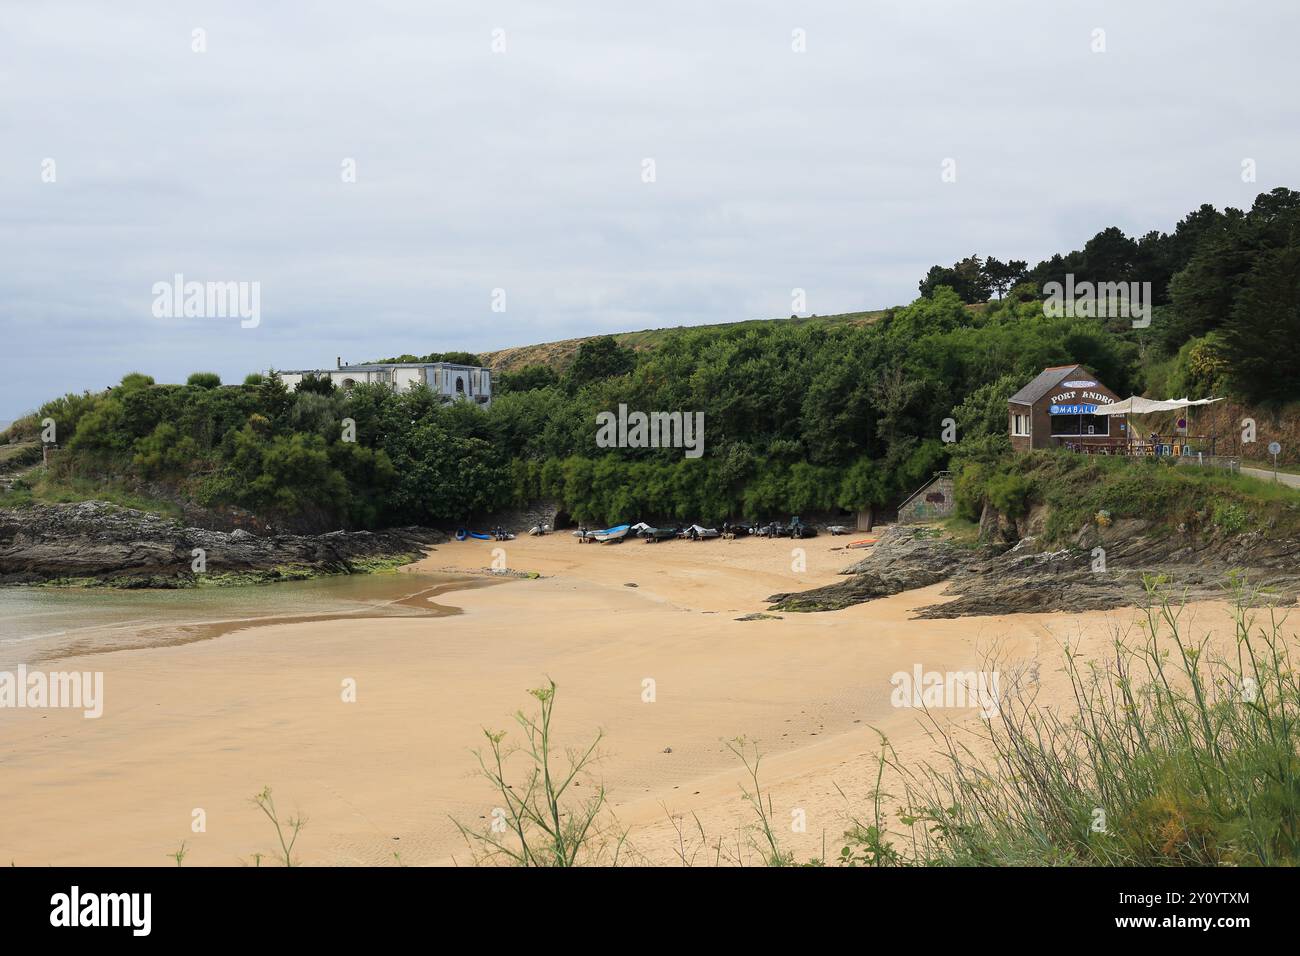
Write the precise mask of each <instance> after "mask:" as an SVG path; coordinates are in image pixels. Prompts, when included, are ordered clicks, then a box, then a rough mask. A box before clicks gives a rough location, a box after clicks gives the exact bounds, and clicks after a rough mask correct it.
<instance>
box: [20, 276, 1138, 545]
mask: <svg viewBox="0 0 1300 956" xmlns="http://www.w3.org/2000/svg"><path fill="white" fill-rule="evenodd" d="M1133 353H1134V346H1132V345H1131V344H1129V343H1126V342H1124V341H1123V340H1122V339H1120V338H1118V337H1116V336H1115V335H1113V334H1111V333H1109V332H1107V331H1106V330H1105V329H1104V328H1103V327H1102V325H1101V324H1100V323H1099V322H1097V321H1095V320H1082V319H1048V318H1046V317H1044V316H1043V314H1042V310H1041V309H1040V308H1039V307H1038V306H1037V304H1036V303H1026V302H1019V301H1014V300H1012V299H1007V300H1006V301H1005V302H1004V303H1002V304H1001V305H1000V306H996V307H993V308H991V309H989V310H987V311H986V312H984V313H980V314H974V313H972V312H971V311H970V310H969V309H967V308H966V307H965V305H964V304H963V303H962V301H961V300H960V298H958V296H957V295H956V294H955V293H954V292H952V291H951V290H949V289H940V290H938V291H936V293H935V294H934V295H933V296H932V297H931V298H923V299H919V300H918V301H917V302H916V303H914V304H913V305H910V306H907V307H905V308H901V309H896V310H891V311H889V312H887V313H886V314H885V316H884V317H883V318H882V319H881V320H880V321H878V322H875V323H873V324H860V325H851V324H845V325H836V326H829V327H826V326H818V325H815V324H803V325H783V324H781V323H772V324H769V325H754V324H750V325H746V326H743V327H736V328H728V327H726V326H723V327H716V328H711V329H683V330H679V331H676V332H674V333H672V334H671V335H670V336H669V337H668V338H667V340H666V341H665V342H663V343H662V344H660V345H659V346H657V347H656V348H654V349H648V350H645V351H643V352H633V351H632V350H631V349H628V348H625V347H622V346H620V345H618V344H617V342H616V341H615V340H614V339H612V338H609V337H606V338H600V339H594V340H590V341H588V342H584V343H583V344H582V346H581V347H580V349H579V350H578V353H577V355H576V357H575V358H574V360H573V362H572V363H571V365H570V366H569V368H568V369H567V370H566V371H564V372H563V373H562V374H561V373H558V372H556V371H555V370H553V369H550V368H542V367H529V368H524V369H522V370H519V371H516V372H512V373H503V374H500V375H499V376H498V377H497V381H498V391H497V395H496V397H495V398H494V400H493V402H492V405H491V406H490V407H489V408H487V409H483V408H480V407H478V406H477V405H475V404H472V403H467V402H456V403H451V404H444V403H443V402H442V401H440V400H439V399H438V398H437V397H436V396H435V395H433V394H432V393H431V392H428V391H426V390H424V389H419V388H416V389H412V390H410V391H405V392H400V393H395V392H393V391H391V390H390V389H389V388H388V387H387V386H384V385H358V386H356V387H354V388H352V389H350V390H348V391H346V392H344V391H341V390H338V389H336V388H335V387H334V386H333V385H332V384H331V383H330V382H329V381H328V380H327V379H319V380H315V379H313V380H310V381H306V382H304V384H303V385H302V386H301V387H300V388H299V389H298V390H297V391H294V392H290V391H288V390H287V389H286V388H285V386H284V384H283V383H282V382H281V381H280V379H279V377H278V376H275V375H271V376H261V375H253V376H249V378H248V379H247V380H246V381H245V383H244V384H242V385H237V386H225V387H220V386H218V385H217V384H216V383H214V382H213V380H212V377H210V376H208V375H206V374H203V375H196V376H195V377H193V378H192V379H191V383H190V384H186V385H155V384H153V383H152V381H151V380H149V379H147V378H146V377H144V376H140V375H131V376H127V377H126V378H125V379H124V380H123V382H122V384H121V385H120V386H118V387H116V388H113V389H111V390H109V391H107V392H103V393H99V394H96V395H80V396H78V395H69V396H65V397H64V398H61V399H58V400H56V401H53V402H50V403H48V404H47V405H46V406H45V407H43V408H42V409H41V410H40V412H39V413H38V417H40V418H44V417H51V418H53V419H55V421H56V422H57V425H58V429H59V434H60V435H61V436H63V437H64V439H67V438H68V436H70V440H67V441H66V447H67V448H68V450H69V452H70V456H69V457H68V458H67V459H65V463H64V465H63V466H62V467H65V468H77V469H82V470H93V469H99V470H100V471H109V472H112V473H115V474H121V473H124V474H127V475H130V476H133V477H135V478H137V479H139V480H141V481H166V482H172V483H176V484H179V485H181V486H182V487H183V488H184V490H185V491H186V492H187V493H189V494H191V495H193V496H194V497H195V498H197V499H198V500H200V501H202V502H205V503H210V504H215V503H221V502H230V503H234V504H238V505H242V506H245V507H248V508H251V509H254V510H257V511H259V512H266V513H270V514H286V515H289V514H302V513H308V514H324V515H330V516H333V517H335V518H337V519H338V520H339V521H340V522H343V523H347V524H350V525H353V526H376V525H382V524H397V523H410V522H424V523H440V522H452V521H463V520H466V519H467V518H469V517H470V516H472V515H480V514H484V513H486V512H489V511H493V510H496V509H500V508H504V507H507V506H510V505H514V504H521V503H524V502H527V501H532V500H537V499H540V498H553V499H557V500H559V501H561V502H563V504H564V506H565V508H566V509H567V510H568V511H569V512H570V513H571V514H572V515H573V516H574V517H575V518H576V519H578V520H584V521H591V522H598V523H599V522H606V521H608V522H613V521H618V520H621V519H631V520H635V519H636V518H638V517H642V516H646V517H657V518H677V519H681V520H683V521H685V520H705V521H718V520H722V519H724V518H740V517H749V518H766V517H772V516H777V515H782V516H788V515H789V514H806V513H811V512H826V511H832V510H834V509H837V508H845V509H857V508H862V507H866V506H869V505H878V504H883V503H886V502H889V501H891V500H895V499H897V497H898V496H899V495H900V494H903V493H906V492H908V491H910V490H911V489H912V488H914V487H915V486H916V485H917V484H919V483H920V482H922V481H924V480H925V479H926V478H928V477H929V475H930V474H931V473H932V472H933V471H934V470H935V469H936V468H939V467H941V466H942V465H943V464H944V463H945V461H946V460H947V457H948V453H949V451H950V450H951V449H950V448H949V446H948V445H946V444H945V443H944V441H943V440H942V438H943V421H944V419H946V418H949V417H952V418H954V419H955V420H956V421H957V423H958V433H959V435H960V436H962V437H963V438H964V439H966V440H967V441H968V442H974V443H979V442H983V443H985V444H987V445H988V446H989V447H992V448H994V449H996V448H997V447H999V445H998V443H999V442H1001V443H1003V445H1004V444H1005V437H1004V433H1005V431H1006V410H1005V401H1006V397H1007V395H1009V394H1010V392H1011V391H1013V390H1014V389H1015V388H1017V387H1018V386H1019V385H1020V384H1022V383H1023V382H1024V381H1025V380H1026V379H1028V378H1029V377H1031V376H1033V375H1034V374H1036V373H1037V372H1038V371H1039V370H1040V369H1041V368H1042V367H1043V366H1045V365H1054V364H1061V363H1064V362H1069V361H1082V362H1086V363H1087V364H1089V365H1090V366H1092V367H1093V368H1095V369H1096V370H1097V372H1098V374H1100V375H1102V376H1103V377H1104V378H1105V379H1106V380H1107V381H1109V382H1112V383H1116V384H1117V385H1118V387H1121V388H1122V387H1125V386H1126V385H1127V383H1128V382H1129V380H1130V371H1129V370H1130V369H1131V367H1132V364H1133V359H1134V354H1133ZM620 404H623V405H626V406H628V408H630V409H633V410H641V411H645V412H651V411H663V412H674V411H680V412H691V413H693V412H697V411H701V412H703V413H704V416H705V419H704V442H705V446H704V455H703V457H701V458H699V459H688V458H686V457H685V455H684V453H683V449H681V448H616V449H602V448H599V447H597V445H596V442H595V435H596V415H597V413H598V412H602V411H612V410H615V409H617V407H618V406H619V405H620ZM349 419H350V420H351V423H352V425H353V428H354V433H355V441H348V440H346V438H347V437H348V430H347V424H348V423H347V422H346V420H349Z"/></svg>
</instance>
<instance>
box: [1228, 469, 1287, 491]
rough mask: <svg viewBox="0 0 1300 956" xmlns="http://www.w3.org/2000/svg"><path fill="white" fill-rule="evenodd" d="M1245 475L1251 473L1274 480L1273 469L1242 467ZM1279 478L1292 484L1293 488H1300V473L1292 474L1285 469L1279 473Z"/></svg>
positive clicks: (1264, 478)
mask: <svg viewBox="0 0 1300 956" xmlns="http://www.w3.org/2000/svg"><path fill="white" fill-rule="evenodd" d="M1241 473H1242V474H1243V475H1250V476H1251V477H1252V478H1260V479H1262V480H1264V481H1272V480H1273V469H1271V468H1270V469H1268V470H1265V469H1263V468H1242V469H1241ZM1277 480H1278V481H1280V482H1282V484H1284V485H1290V486H1291V487H1292V488H1300V475H1291V474H1288V473H1287V472H1285V471H1279V472H1278V473H1277Z"/></svg>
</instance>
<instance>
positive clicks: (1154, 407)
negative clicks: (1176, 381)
mask: <svg viewBox="0 0 1300 956" xmlns="http://www.w3.org/2000/svg"><path fill="white" fill-rule="evenodd" d="M1221 401H1223V399H1221V398H1195V399H1192V398H1166V399H1165V400H1163V401H1158V400H1156V399H1153V398H1142V397H1140V396H1138V395H1134V396H1133V397H1132V398H1126V399H1124V401H1122V402H1115V403H1114V404H1111V405H1098V406H1097V410H1096V411H1095V412H1093V414H1094V415H1150V414H1152V413H1153V412H1175V411H1177V410H1178V409H1180V408H1186V407H1188V406H1189V405H1209V404H1210V403H1211V402H1221Z"/></svg>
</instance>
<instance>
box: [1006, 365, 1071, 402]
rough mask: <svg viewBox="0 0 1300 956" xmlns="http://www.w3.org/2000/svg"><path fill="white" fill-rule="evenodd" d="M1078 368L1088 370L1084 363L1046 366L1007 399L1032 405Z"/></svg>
mask: <svg viewBox="0 0 1300 956" xmlns="http://www.w3.org/2000/svg"><path fill="white" fill-rule="evenodd" d="M1077 369H1083V371H1085V372H1088V370H1087V369H1086V368H1084V367H1083V366H1082V365H1054V366H1052V367H1051V368H1045V369H1043V370H1042V371H1041V372H1039V373H1038V375H1037V376H1035V377H1034V380H1033V381H1032V382H1030V383H1029V384H1028V385H1026V386H1025V387H1024V388H1022V389H1021V390H1020V391H1018V392H1016V394H1014V395H1012V396H1011V397H1010V398H1009V399H1007V401H1009V402H1011V403H1012V404H1013V405H1032V404H1034V402H1036V401H1038V400H1039V399H1040V398H1042V397H1043V396H1044V395H1046V394H1047V393H1048V392H1050V391H1051V390H1052V389H1054V388H1056V386H1058V385H1060V384H1061V383H1062V382H1064V381H1065V380H1066V379H1067V378H1069V377H1070V376H1071V375H1073V374H1074V372H1075V371H1076V370H1077ZM1088 375H1089V376H1091V375H1092V373H1091V372H1088Z"/></svg>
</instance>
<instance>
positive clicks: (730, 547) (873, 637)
mask: <svg viewBox="0 0 1300 956" xmlns="http://www.w3.org/2000/svg"><path fill="white" fill-rule="evenodd" d="M847 540H848V539H845V538H831V537H827V536H821V537H818V538H815V539H811V540H807V541H802V542H797V543H795V542H791V541H789V540H785V541H782V540H775V541H768V540H757V539H742V540H737V541H722V540H715V541H707V542H698V543H694V542H677V541H674V542H668V543H664V544H657V545H646V544H644V543H642V542H626V543H624V544H621V545H615V546H600V545H579V544H577V543H576V541H575V540H574V539H573V538H572V537H571V536H569V535H567V534H557V535H552V536H548V537H544V538H521V539H519V540H516V541H512V542H508V543H505V544H497V543H495V542H479V541H470V542H466V543H451V544H448V545H444V546H442V547H439V548H437V549H435V550H433V551H431V552H430V553H429V554H428V556H427V557H426V558H425V559H424V560H423V561H422V562H420V563H419V564H418V565H416V566H414V567H415V568H416V569H419V570H427V571H481V570H482V569H484V568H486V567H488V566H489V565H491V564H492V561H493V558H494V555H493V551H494V549H497V548H500V549H502V550H503V551H504V555H503V556H502V555H497V557H498V558H501V557H504V561H505V563H506V565H507V567H508V568H509V569H510V570H511V571H518V572H536V573H537V574H538V575H540V577H537V578H533V579H527V578H513V577H512V578H508V579H504V580H502V581H500V582H499V583H496V584H495V585H494V586H490V587H476V588H470V589H463V590H449V591H441V592H440V593H439V594H438V595H437V600H438V603H439V604H442V605H447V606H451V607H455V608H460V609H461V610H462V611H463V613H460V614H453V615H452V616H444V617H411V618H403V617H398V618H386V619H362V620H357V619H343V620H326V621H297V622H292V623H274V624H268V625H263V626H256V627H248V628H244V629H241V630H237V631H234V632H232V633H225V634H222V635H221V636H218V637H214V638H212V639H208V640H201V641H194V642H190V643H186V644H183V645H178V646H170V647H154V648H147V649H139V650H127V651H117V652H113V653H107V654H94V655H86V656H79V657H75V658H67V659H64V660H59V661H45V662H43V663H42V664H41V667H42V668H44V669H48V670H88V669H93V670H102V671H103V673H104V688H105V691H104V696H105V703H104V714H103V716H102V717H101V718H100V719H98V720H88V719H84V718H83V717H82V715H81V714H80V712H76V711H68V710H45V711H38V710H9V711H2V712H0V753H2V754H3V766H2V769H0V779H3V781H4V782H3V786H2V787H0V820H2V821H4V822H3V823H0V861H3V862H6V863H7V862H10V861H12V862H13V863H15V864H17V865H20V866H22V865H29V866H45V865H47V864H54V865H59V864H68V865H71V864H76V865H99V864H130V865H143V866H153V865H168V864H169V860H168V857H167V854H169V853H172V852H174V851H175V850H176V849H177V848H178V847H179V846H180V844H181V843H182V841H184V843H185V846H186V848H187V853H188V855H187V856H186V860H185V862H186V865H239V864H241V863H251V862H252V861H253V860H254V854H258V853H262V854H266V853H269V852H271V851H272V849H273V843H274V833H273V831H272V829H271V827H270V824H269V823H268V822H267V821H266V819H265V818H264V817H262V816H261V814H260V813H259V812H258V810H257V808H256V807H255V806H254V805H253V803H252V802H251V798H252V797H253V795H254V794H256V793H257V792H258V791H260V790H261V789H262V788H263V787H264V786H270V787H271V788H272V789H273V792H274V796H275V799H276V802H277V805H278V806H279V807H280V809H281V810H282V811H297V812H300V813H301V814H302V815H304V816H305V817H306V818H307V820H308V823H307V826H306V828H305V829H304V831H303V833H302V836H301V838H300V840H299V843H298V847H297V853H298V855H299V856H300V857H301V859H302V862H303V863H305V864H308V865H349V864H367V865H396V864H397V863H398V862H399V860H400V862H401V863H402V864H408V865H428V864H450V863H459V864H464V863H468V862H470V861H471V855H470V853H469V852H468V850H467V848H466V846H465V843H464V840H463V839H462V837H461V836H460V834H459V833H458V832H457V829H456V827H455V825H454V824H453V822H452V820H453V818H455V819H457V820H461V821H463V822H465V823H468V824H472V825H476V826H479V827H484V826H486V821H487V818H488V817H489V815H490V814H491V811H492V808H493V807H494V806H496V805H497V803H499V800H494V798H493V794H492V792H491V790H490V788H489V787H488V786H487V784H486V783H485V782H483V781H482V780H481V779H479V778H478V777H477V776H476V775H475V768H476V761H475V758H474V755H473V750H474V749H475V748H477V747H478V746H479V745H480V744H481V743H483V737H482V729H483V728H484V727H488V728H493V729H506V728H508V727H510V726H511V725H512V722H511V720H510V715H511V714H512V713H513V712H514V711H516V710H517V709H519V708H527V707H529V705H530V704H532V703H533V701H532V700H531V698H529V697H527V695H526V694H525V691H526V689H527V688H530V687H535V686H538V685H539V684H541V683H542V682H543V681H544V680H545V678H546V677H548V676H549V677H550V678H552V679H554V680H555V682H556V683H557V685H558V688H559V690H558V704H557V708H556V718H557V724H558V730H559V734H560V737H561V742H562V743H563V744H573V745H576V744H578V743H581V742H585V741H587V740H589V739H590V738H591V737H592V735H594V734H595V733H596V731H597V730H598V729H599V730H601V731H603V732H604V742H603V744H602V748H601V754H602V759H601V762H600V764H599V768H598V774H599V776H600V778H601V779H603V781H604V783H605V784H606V786H607V788H608V792H609V797H610V800H611V805H612V809H613V811H614V813H615V814H616V816H617V818H618V820H619V821H620V822H621V824H622V825H623V826H625V827H627V828H628V830H629V837H628V847H629V852H630V853H632V854H634V855H635V857H636V858H639V859H641V860H643V861H646V862H652V863H659V864H673V863H680V860H679V859H678V857H677V848H678V837H677V833H676V831H675V829H674V827H673V825H672V823H671V821H670V817H671V816H673V815H678V816H681V817H682V818H684V819H688V820H690V827H691V828H692V830H694V827H695V822H694V818H695V817H698V819H699V821H700V824H701V825H702V826H703V827H704V828H705V831H706V832H707V833H708V835H709V837H710V839H716V838H722V839H723V840H724V842H727V843H729V845H730V846H731V853H732V855H733V856H734V855H736V854H737V850H736V849H735V847H736V845H737V843H738V842H739V845H740V847H741V849H740V851H739V855H740V857H741V858H742V859H748V858H749V855H750V854H749V851H748V850H746V846H747V841H746V840H745V839H744V836H743V833H741V830H742V829H743V828H744V827H745V826H747V825H748V824H750V823H752V821H753V817H752V813H751V811H750V810H749V809H748V808H747V807H746V806H745V804H744V802H743V800H742V798H741V793H740V789H739V784H740V783H741V782H742V781H743V780H744V768H743V767H742V766H740V764H739V763H738V762H737V760H736V758H735V757H734V755H732V754H731V753H730V752H728V750H727V748H726V745H725V741H727V740H728V739H731V738H735V737H738V736H740V735H744V736H746V737H747V738H749V739H750V740H753V741H756V742H757V744H758V746H759V748H760V749H761V751H762V753H763V761H762V780H763V784H764V787H765V789H766V790H767V791H768V793H769V795H770V797H771V800H772V804H773V807H774V813H775V816H776V817H777V821H778V823H781V822H782V821H787V824H786V828H787V829H788V828H789V827H788V821H789V820H790V819H791V814H792V812H793V811H796V810H802V811H803V814H804V816H805V817H806V821H807V825H806V831H805V832H789V833H786V834H784V836H785V843H786V845H787V846H788V848H789V849H792V850H793V851H794V852H795V854H796V856H797V857H798V858H800V859H806V858H808V857H812V856H819V855H820V854H821V852H822V846H823V841H825V845H826V847H827V849H828V852H829V853H831V854H832V855H833V854H835V853H837V852H838V849H839V846H840V845H841V843H840V842H839V837H840V834H841V833H842V832H843V831H844V829H845V828H846V826H847V825H848V817H849V814H850V813H854V812H856V813H860V812H861V811H862V810H863V807H864V802H863V800H864V796H865V794H866V792H867V790H868V789H869V788H870V787H871V786H872V784H873V781H874V773H875V766H874V763H873V755H874V753H875V752H876V751H877V750H878V736H877V733H876V730H874V729H873V728H878V729H879V730H880V731H881V732H884V733H886V734H888V736H889V737H890V740H891V742H892V743H893V744H894V746H895V747H896V748H897V749H898V751H899V753H900V755H903V756H904V757H905V758H906V759H909V760H911V759H921V758H926V757H929V756H932V754H933V749H934V747H933V743H932V742H931V741H930V740H929V738H928V737H927V735H926V733H925V730H924V728H923V727H922V724H921V723H920V721H919V720H918V713H917V712H916V711H915V710H910V709H907V708H896V707H894V706H891V703H890V692H891V690H892V687H891V685H890V676H891V675H892V674H893V673H895V672H897V671H909V672H910V671H912V670H913V668H914V667H915V666H917V665H920V666H922V667H923V668H924V669H926V670H939V671H948V670H978V669H979V666H980V661H981V656H982V655H983V654H985V653H987V652H989V651H992V650H993V649H994V648H997V649H998V650H999V654H1000V657H1001V658H1002V659H1003V660H1006V661H1012V660H1018V661H1021V662H1027V661H1032V660H1034V659H1037V660H1038V661H1039V662H1040V664H1041V668H1040V674H1041V684H1040V687H1039V692H1040V697H1039V700H1040V701H1042V702H1045V703H1051V702H1053V701H1063V700H1064V699H1065V690H1066V688H1065V685H1064V682H1063V680H1062V678H1061V675H1060V674H1059V668H1060V654H1059V649H1058V645H1059V643H1060V642H1061V641H1063V640H1070V641H1071V642H1076V641H1077V642H1079V643H1080V646H1081V647H1082V649H1083V650H1084V651H1085V652H1096V651H1098V650H1100V649H1102V648H1103V647H1104V645H1105V643H1106V642H1107V641H1108V640H1109V639H1110V638H1111V636H1112V633H1113V631H1114V629H1115V628H1116V627H1120V628H1124V627H1128V626H1130V625H1131V624H1132V622H1133V621H1134V620H1135V618H1136V612H1135V611H1134V610H1132V609H1119V610H1116V611H1113V612H1105V613H1100V612H1099V613H1089V614H1081V615H1067V614H1033V615H1014V616H1008V617H985V618H964V619H958V620H943V621H916V620H912V619H911V611H912V610H913V609H914V608H917V607H920V606H923V605H926V604H932V603H935V601H936V600H941V598H938V595H939V593H940V592H941V591H942V589H943V586H942V585H938V586H935V587H932V588H927V589H924V590H922V591H916V592H912V593H908V594H903V595H899V596H896V597H892V598H886V599H882V600H878V601H873V602H870V603H867V604H864V605H860V606H856V607H853V608H849V609H847V610H844V611H839V612H832V613H821V614H788V613H787V614H780V615H778V617H779V618H780V619H779V620H774V619H766V620H738V618H742V617H744V616H746V615H749V614H752V613H754V612H759V611H763V610H764V609H765V608H766V607H767V604H766V602H765V600H764V599H765V598H766V597H767V596H768V595H769V594H772V593H774V592H778V591H786V590H794V589H800V588H805V587H813V586H817V585H820V584H825V583H829V582H832V581H834V580H835V579H836V578H837V575H838V572H839V571H840V570H841V569H842V568H843V567H845V566H846V565H848V564H849V563H851V562H852V560H853V559H854V558H855V557H856V556H857V553H856V552H852V551H845V550H843V546H844V544H845V542H846V541H847ZM796 544H797V546H798V547H801V548H802V549H803V550H804V552H805V561H806V569H799V570H796V569H795V568H797V567H799V564H800V562H797V561H796V560H795V559H794V556H792V548H793V547H795V546H796ZM1225 611H1226V609H1225V608H1224V607H1223V606H1221V605H1201V606H1198V607H1197V608H1196V609H1195V613H1196V614H1197V615H1198V620H1201V621H1204V622H1211V621H1214V622H1219V623H1221V622H1222V621H1223V620H1224V615H1225ZM647 680H650V681H653V688H654V700H653V702H647V701H645V700H644V699H643V697H644V696H645V695H644V693H643V688H644V687H645V686H647V685H646V684H645V682H646V681H647ZM349 681H354V682H355V687H356V700H355V702H346V701H345V700H344V699H343V698H344V696H345V694H344V687H345V684H347V682H349ZM943 719H945V720H953V721H958V722H970V723H971V724H976V723H977V722H978V720H979V717H978V711H977V710H975V709H961V710H956V709H954V710H949V711H945V712H944V717H943ZM841 791H842V793H841ZM845 796H847V797H848V801H849V802H847V803H846V799H845ZM196 810H201V811H202V813H203V816H204V818H205V820H206V829H205V830H204V832H194V831H193V830H192V828H191V821H192V819H194V814H195V811H196ZM738 837H739V839H738ZM695 842H696V843H697V844H698V842H699V840H698V837H697V838H696V841H695ZM697 862H704V857H703V856H701V857H700V858H699V860H697Z"/></svg>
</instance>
